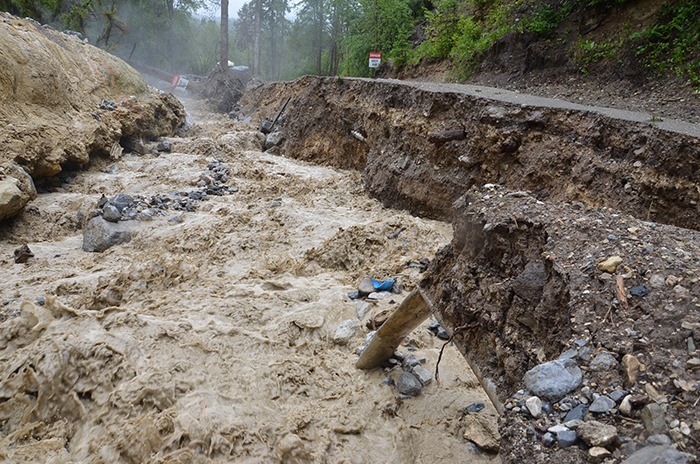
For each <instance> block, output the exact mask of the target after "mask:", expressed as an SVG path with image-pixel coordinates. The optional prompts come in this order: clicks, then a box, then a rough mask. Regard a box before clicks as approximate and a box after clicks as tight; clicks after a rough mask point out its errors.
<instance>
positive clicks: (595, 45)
mask: <svg viewBox="0 0 700 464" xmlns="http://www.w3.org/2000/svg"><path fill="white" fill-rule="evenodd" d="M622 46H623V41H622V40H603V41H599V42H596V41H594V40H584V39H583V38H581V37H579V39H578V40H577V41H576V42H575V43H574V45H573V47H572V55H573V56H572V58H573V60H574V63H576V66H577V67H578V68H579V69H580V70H581V72H582V73H584V74H587V73H588V71H589V70H590V67H591V65H592V64H594V63H597V62H599V61H602V60H605V59H610V58H612V57H614V56H615V55H617V54H618V52H619V51H620V49H621V48H622Z"/></svg>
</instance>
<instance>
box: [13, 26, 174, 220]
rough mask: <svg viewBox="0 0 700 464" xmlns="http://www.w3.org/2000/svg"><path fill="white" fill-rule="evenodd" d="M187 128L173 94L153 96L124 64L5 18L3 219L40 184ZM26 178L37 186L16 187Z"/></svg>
mask: <svg viewBox="0 0 700 464" xmlns="http://www.w3.org/2000/svg"><path fill="white" fill-rule="evenodd" d="M184 122H185V112H184V109H183V108H182V105H181V104H180V103H179V102H178V101H177V100H176V99H175V98H173V97H172V95H169V94H162V93H159V92H157V91H155V90H154V89H149V87H148V86H147V85H146V82H145V81H144V80H143V79H142V78H141V76H140V75H139V74H138V73H137V72H136V71H135V70H134V69H132V68H131V67H129V66H128V65H127V64H126V63H124V62H123V61H121V60H119V59H118V58H116V57H114V56H112V55H110V54H108V53H106V52H104V51H102V50H100V49H98V48H96V47H93V46H91V45H89V44H86V43H84V42H83V41H81V40H80V39H79V38H77V37H76V36H75V35H69V34H64V33H61V32H58V31H54V30H51V29H47V28H45V27H42V26H41V25H39V24H36V23H35V22H33V21H31V20H27V19H19V18H15V17H13V16H11V15H9V14H7V13H0V146H2V148H3V150H2V152H1V153H0V168H2V170H1V171H2V173H0V184H1V185H0V191H1V192H0V220H2V219H3V218H5V217H9V216H11V215H13V214H16V213H17V212H18V211H19V210H21V208H22V207H24V205H25V204H26V203H27V202H28V201H30V200H31V198H32V197H33V196H35V192H33V186H31V180H32V179H33V181H34V182H36V183H41V182H42V180H43V178H45V177H52V176H56V175H57V174H59V173H61V172H62V171H65V170H75V169H78V168H80V167H84V166H86V165H87V164H88V163H89V162H90V160H91V159H92V158H94V157H96V156H100V157H104V158H107V157H109V156H111V157H112V158H115V157H118V156H119V155H120V154H121V151H122V148H121V147H120V143H121V144H122V145H124V146H125V147H134V143H133V142H135V141H136V140H138V139H147V140H152V139H155V138H156V137H159V136H168V135H173V134H174V133H175V131H176V130H177V129H178V128H180V127H182V126H183V125H184ZM11 165H12V166H11ZM21 171H23V172H24V173H26V174H28V175H29V176H31V178H32V179H29V181H28V182H25V181H23V182H17V181H16V180H13V179H18V180H22V179H23V178H24V177H26V176H24V175H23V174H22V173H21ZM18 172H20V174H17V173H18Z"/></svg>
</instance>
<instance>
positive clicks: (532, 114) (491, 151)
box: [241, 77, 700, 228]
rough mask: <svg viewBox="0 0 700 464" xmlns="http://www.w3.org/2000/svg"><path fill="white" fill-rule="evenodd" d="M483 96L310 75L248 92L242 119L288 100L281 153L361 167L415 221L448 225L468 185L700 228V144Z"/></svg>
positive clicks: (635, 125)
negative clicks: (432, 219) (426, 218)
mask: <svg viewBox="0 0 700 464" xmlns="http://www.w3.org/2000/svg"><path fill="white" fill-rule="evenodd" d="M480 92H481V91H480V90H479V89H478V88H473V87H465V86H458V85H444V84H443V85H440V84H432V83H422V84H419V83H402V82H399V81H372V80H360V79H349V80H348V79H334V78H318V77H304V78H301V79H299V80H297V81H294V82H288V83H273V84H268V85H266V86H262V87H259V88H257V89H255V90H252V91H249V92H248V93H247V94H246V95H245V96H244V98H243V100H242V101H241V112H242V113H243V114H245V115H251V114H252V115H253V116H254V117H255V118H256V119H257V120H259V119H261V118H263V117H268V118H272V117H274V115H275V114H276V112H277V111H278V109H279V108H280V106H281V105H282V103H283V102H284V100H285V99H286V98H287V97H291V101H290V103H289V105H288V106H287V108H286V110H285V113H284V114H283V115H282V117H281V118H280V121H279V123H278V126H277V127H278V130H279V131H280V132H281V133H282V134H283V140H282V142H281V143H280V144H279V145H278V147H277V148H276V150H278V152H279V153H282V154H284V155H286V156H290V157H295V158H299V159H304V160H313V161H314V162H318V163H321V164H326V165H333V166H337V167H342V168H353V169H360V170H362V171H363V180H364V183H365V186H366V187H367V190H368V191H369V192H370V194H371V195H374V196H376V197H377V198H379V199H380V200H381V201H382V202H384V204H386V205H391V206H393V207H398V208H405V209H408V210H410V211H411V212H413V213H414V214H419V215H425V216H429V217H436V218H443V219H445V218H449V217H450V215H451V210H452V203H453V202H454V201H455V200H456V199H457V198H459V197H460V196H461V195H463V194H464V193H465V192H466V191H467V190H468V189H469V188H470V187H471V186H473V185H483V184H485V183H497V184H502V185H505V186H508V187H510V188H512V189H516V190H517V189H523V190H529V191H531V192H533V194H534V195H535V196H537V197H538V198H539V199H541V200H549V201H555V202H559V201H580V202H582V203H584V204H587V205H592V206H607V207H611V208H615V209H617V210H620V211H624V212H627V213H629V214H632V215H634V216H636V217H638V218H642V219H646V220H653V221H657V222H662V223H667V224H674V225H678V226H681V227H687V228H699V227H700V224H699V223H698V221H697V216H698V214H699V213H700V207H699V206H698V204H699V203H700V191H698V188H697V185H698V183H700V142H699V141H698V139H697V138H696V137H694V136H691V135H688V134H683V133H678V132H671V131H665V130H660V129H659V128H658V127H655V126H654V123H653V122H632V121H626V120H621V119H616V118H612V117H610V116H606V115H603V114H601V113H598V112H595V111H593V110H592V109H586V108H585V107H581V106H579V105H568V106H567V105H564V104H563V103H564V102H559V104H562V105H559V107H547V106H541V105H542V104H543V103H542V101H540V100H539V99H535V100H533V101H530V100H528V99H527V98H525V97H523V98H522V101H518V98H517V96H516V97H515V98H510V97H508V98H505V97H506V92H502V93H503V96H500V95H498V92H496V95H493V96H490V97H489V98H486V97H481V96H479V95H480ZM511 96H512V94H511ZM500 98H503V99H504V100H510V101H502V100H500ZM544 103H547V102H544ZM572 108H573V109H572ZM691 130H692V129H691Z"/></svg>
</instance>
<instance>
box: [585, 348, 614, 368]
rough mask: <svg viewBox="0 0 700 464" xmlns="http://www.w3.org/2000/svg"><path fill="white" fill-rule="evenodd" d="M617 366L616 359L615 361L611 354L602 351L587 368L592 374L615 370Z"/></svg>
mask: <svg viewBox="0 0 700 464" xmlns="http://www.w3.org/2000/svg"><path fill="white" fill-rule="evenodd" d="M618 365H619V363H618V362H617V359H615V356H613V355H612V353H608V352H607V351H603V352H602V353H598V355H597V356H596V357H595V358H593V361H591V364H590V366H589V368H590V370H592V371H593V372H602V371H609V370H612V369H616V368H617V366H618Z"/></svg>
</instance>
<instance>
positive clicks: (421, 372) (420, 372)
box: [413, 366, 433, 386]
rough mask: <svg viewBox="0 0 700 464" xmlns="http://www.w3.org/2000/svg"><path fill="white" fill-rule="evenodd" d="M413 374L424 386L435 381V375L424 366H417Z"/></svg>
mask: <svg viewBox="0 0 700 464" xmlns="http://www.w3.org/2000/svg"><path fill="white" fill-rule="evenodd" d="M413 373H414V374H415V375H416V377H418V380H420V383H421V384H423V386H426V385H428V384H429V383H430V382H432V381H433V373H432V372H430V370H428V369H426V368H425V367H423V366H415V367H414V368H413Z"/></svg>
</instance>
